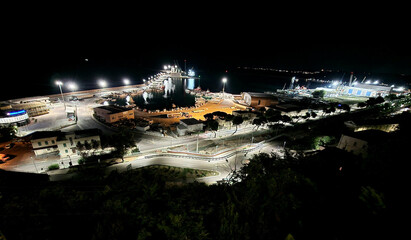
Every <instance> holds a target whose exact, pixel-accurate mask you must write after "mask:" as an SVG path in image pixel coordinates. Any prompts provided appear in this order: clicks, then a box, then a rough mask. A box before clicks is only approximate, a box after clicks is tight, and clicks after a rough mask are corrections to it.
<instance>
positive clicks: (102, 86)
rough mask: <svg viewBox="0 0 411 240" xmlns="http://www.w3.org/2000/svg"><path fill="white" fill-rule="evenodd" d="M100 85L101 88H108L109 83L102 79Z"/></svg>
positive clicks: (99, 81)
mask: <svg viewBox="0 0 411 240" xmlns="http://www.w3.org/2000/svg"><path fill="white" fill-rule="evenodd" d="M98 85H99V86H100V87H101V88H105V87H107V82H106V80H104V79H100V80H98Z"/></svg>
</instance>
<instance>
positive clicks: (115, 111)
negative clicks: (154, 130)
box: [93, 106, 134, 123]
mask: <svg viewBox="0 0 411 240" xmlns="http://www.w3.org/2000/svg"><path fill="white" fill-rule="evenodd" d="M93 111H94V114H95V116H96V117H97V118H99V120H102V121H104V122H106V123H114V122H118V121H120V120H123V119H134V110H133V109H128V108H123V107H118V106H101V107H96V108H94V109H93Z"/></svg>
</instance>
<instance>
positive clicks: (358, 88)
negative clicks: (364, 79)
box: [341, 83, 392, 97]
mask: <svg viewBox="0 0 411 240" xmlns="http://www.w3.org/2000/svg"><path fill="white" fill-rule="evenodd" d="M351 85H352V86H343V87H342V89H341V93H342V94H345V95H354V96H362V97H378V96H382V97H384V96H386V95H388V94H390V92H391V90H392V87H388V86H382V85H374V84H364V83H355V84H351Z"/></svg>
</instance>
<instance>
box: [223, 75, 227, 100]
mask: <svg viewBox="0 0 411 240" xmlns="http://www.w3.org/2000/svg"><path fill="white" fill-rule="evenodd" d="M222 81H223V98H225V94H224V88H225V83H226V82H227V78H223V79H222Z"/></svg>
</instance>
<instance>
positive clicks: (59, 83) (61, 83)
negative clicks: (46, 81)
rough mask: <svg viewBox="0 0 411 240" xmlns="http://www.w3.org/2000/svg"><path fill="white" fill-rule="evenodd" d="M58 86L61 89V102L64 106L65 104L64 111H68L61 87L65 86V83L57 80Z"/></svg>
mask: <svg viewBox="0 0 411 240" xmlns="http://www.w3.org/2000/svg"><path fill="white" fill-rule="evenodd" d="M56 85H58V86H59V88H60V94H61V101H62V102H63V104H64V109H66V103H65V102H64V96H63V90H61V86H62V85H63V82H62V81H60V80H57V81H56Z"/></svg>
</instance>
